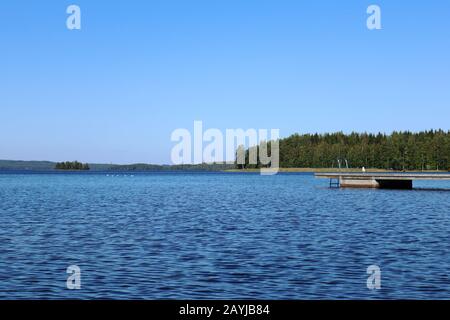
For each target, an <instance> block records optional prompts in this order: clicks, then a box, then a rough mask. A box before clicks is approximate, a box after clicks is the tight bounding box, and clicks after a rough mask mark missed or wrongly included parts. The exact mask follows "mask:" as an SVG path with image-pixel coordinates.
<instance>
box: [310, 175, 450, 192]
mask: <svg viewBox="0 0 450 320" xmlns="http://www.w3.org/2000/svg"><path fill="white" fill-rule="evenodd" d="M315 177H316V178H323V179H330V187H342V188H382V189H412V187H413V180H450V174H445V173H443V174H441V173H436V174H429V173H428V174H426V173H370V172H367V173H345V172H338V173H316V174H315Z"/></svg>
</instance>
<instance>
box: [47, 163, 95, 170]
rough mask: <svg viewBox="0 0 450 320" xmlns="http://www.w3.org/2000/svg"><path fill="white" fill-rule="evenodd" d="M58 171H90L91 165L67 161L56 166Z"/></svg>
mask: <svg viewBox="0 0 450 320" xmlns="http://www.w3.org/2000/svg"><path fill="white" fill-rule="evenodd" d="M55 169H57V170H89V169H90V168H89V165H88V164H87V163H81V162H78V161H66V162H58V163H56V165H55Z"/></svg>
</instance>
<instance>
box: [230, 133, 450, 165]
mask: <svg viewBox="0 0 450 320" xmlns="http://www.w3.org/2000/svg"><path fill="white" fill-rule="evenodd" d="M279 145H280V167H282V168H332V167H337V166H338V162H337V160H338V159H340V160H341V164H342V163H344V161H345V160H347V161H348V164H349V167H351V168H360V167H366V168H379V169H393V170H450V131H447V132H445V131H443V130H430V131H423V132H418V133H413V132H409V131H404V132H393V133H392V134H390V135H386V134H383V133H378V134H371V133H351V134H344V133H342V132H336V133H325V134H303V135H299V134H294V135H292V136H290V137H288V138H285V139H281V140H280V141H279ZM248 155H249V150H246V157H245V158H246V164H245V165H244V166H241V165H238V164H236V167H237V168H242V167H245V168H255V167H260V165H249V164H248Z"/></svg>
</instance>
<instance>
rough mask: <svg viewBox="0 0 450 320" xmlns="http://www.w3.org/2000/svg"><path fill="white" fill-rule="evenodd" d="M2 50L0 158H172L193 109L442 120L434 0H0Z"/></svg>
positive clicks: (347, 126)
mask: <svg viewBox="0 0 450 320" xmlns="http://www.w3.org/2000/svg"><path fill="white" fill-rule="evenodd" d="M70 4H77V5H79V6H80V8H81V12H82V17H81V30H72V31H70V30H68V29H67V28H66V19H67V17H68V15H67V14H66V8H67V6H68V5H70ZM370 4H377V5H379V6H380V7H381V10H382V30H375V31H370V30H368V29H367V27H366V19H367V17H368V15H367V14H366V9H367V7H368V6H369V5H370ZM0 49H1V50H0V159H22V160H53V161H62V160H75V159H77V160H80V161H83V162H106V163H110V162H114V163H132V162H146V163H170V150H171V148H172V147H173V146H174V144H175V143H173V142H171V141H170V135H171V133H172V131H173V130H175V129H177V128H187V129H190V130H192V127H193V121H194V120H202V121H203V124H204V126H205V128H219V129H221V130H224V129H226V128H243V129H247V128H256V129H259V128H267V129H271V128H279V129H280V134H281V136H288V135H290V134H292V133H295V132H299V133H307V132H330V131H341V130H342V131H344V132H351V131H368V132H378V131H382V132H387V133H389V132H391V131H393V130H412V131H418V130H424V129H431V128H442V129H445V130H447V129H449V127H450V126H449V123H450V2H449V1H448V0H441V1H438V0H431V1H410V0H408V1H403V0H401V1H399V0H396V1H381V0H373V1H363V0H341V1H338V0H329V1H324V0H315V1H301V0H292V1H287V0H158V1H156V0H149V1H137V0H135V1H133V0H128V1H119V0H118V1H98V0H96V1H92V0H90V1H87V0H73V1H63V0H58V1H56V0H55V1H49V0H42V1H31V0H30V1H24V0H14V1H1V4H0Z"/></svg>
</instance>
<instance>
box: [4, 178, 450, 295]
mask: <svg viewBox="0 0 450 320" xmlns="http://www.w3.org/2000/svg"><path fill="white" fill-rule="evenodd" d="M416 187H419V188H420V189H418V190H413V191H394V190H358V189H329V188H328V181H326V180H315V179H314V177H313V176H312V175H309V174H279V175H277V176H260V175H258V174H233V173H229V174H225V173H145V174H140V173H135V174H133V175H130V174H126V175H124V174H111V173H109V174H106V173H89V174H24V173H8V174H0V225H1V227H0V298H2V299H15V298H26V299H31V298H33V299H36V298H44V299H47V298H48V299H65V298H120V299H123V298H125V299H135V298H145V299H174V298H182V299H191V298H192V299H205V298H211V299H229V298H245V299H247V298H258V299H321V298H333V299H346V298H360V299H381V298H429V299H431V298H438V299H440V298H447V299H448V298H450V277H449V274H450V191H449V190H450V183H440V184H437V183H425V182H422V183H417V184H416ZM69 265H78V266H79V267H80V268H81V289H80V290H68V289H67V288H66V279H67V277H68V274H67V273H66V269H67V267H68V266H69ZM370 265H378V266H380V268H381V289H380V290H375V291H371V290H369V289H367V285H366V280H367V277H368V274H367V273H366V269H367V267H368V266H370Z"/></svg>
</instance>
